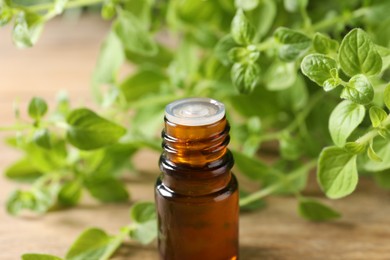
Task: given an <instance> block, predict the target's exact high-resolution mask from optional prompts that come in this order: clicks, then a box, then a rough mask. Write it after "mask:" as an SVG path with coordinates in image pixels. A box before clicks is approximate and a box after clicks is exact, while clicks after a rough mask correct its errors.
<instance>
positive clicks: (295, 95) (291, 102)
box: [279, 75, 309, 112]
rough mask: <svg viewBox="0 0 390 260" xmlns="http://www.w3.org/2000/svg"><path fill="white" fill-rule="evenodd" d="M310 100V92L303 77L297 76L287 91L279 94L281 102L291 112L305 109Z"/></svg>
mask: <svg viewBox="0 0 390 260" xmlns="http://www.w3.org/2000/svg"><path fill="white" fill-rule="evenodd" d="M308 100H309V92H308V89H307V87H306V82H305V80H304V79H303V76H302V75H297V78H296V80H295V82H294V83H293V84H292V85H291V86H290V87H289V88H287V89H285V90H283V91H280V92H279V102H280V104H281V105H283V107H286V108H287V109H288V110H291V111H295V112H296V111H299V110H301V109H302V108H304V107H305V106H306V104H307V102H308Z"/></svg>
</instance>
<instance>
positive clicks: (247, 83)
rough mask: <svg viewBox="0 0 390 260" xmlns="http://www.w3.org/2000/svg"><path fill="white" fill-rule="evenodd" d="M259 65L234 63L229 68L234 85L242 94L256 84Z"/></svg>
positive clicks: (249, 90)
mask: <svg viewBox="0 0 390 260" xmlns="http://www.w3.org/2000/svg"><path fill="white" fill-rule="evenodd" d="M259 75H260V67H259V66H258V65H257V64H255V63H253V64H242V63H235V64H234V65H233V67H232V69H231V77H232V81H233V84H234V86H236V88H237V89H238V91H239V92H240V93H242V94H249V93H251V92H252V91H253V89H254V88H255V87H256V86H257V84H258V79H259Z"/></svg>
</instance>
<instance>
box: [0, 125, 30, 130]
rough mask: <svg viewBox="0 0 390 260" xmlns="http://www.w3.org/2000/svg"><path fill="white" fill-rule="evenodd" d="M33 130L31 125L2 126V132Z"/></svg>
mask: <svg viewBox="0 0 390 260" xmlns="http://www.w3.org/2000/svg"><path fill="white" fill-rule="evenodd" d="M30 128H32V126H31V125H11V126H0V131H19V130H26V129H30Z"/></svg>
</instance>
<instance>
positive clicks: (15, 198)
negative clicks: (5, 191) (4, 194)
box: [6, 190, 36, 215]
mask: <svg viewBox="0 0 390 260" xmlns="http://www.w3.org/2000/svg"><path fill="white" fill-rule="evenodd" d="M35 204H36V201H35V197H34V195H33V194H32V193H31V192H30V191H20V190H16V191H14V192H12V193H11V195H10V196H9V198H8V200H7V203H6V207H7V212H8V213H9V214H11V215H18V214H19V212H20V211H21V210H22V209H33V208H34V207H35Z"/></svg>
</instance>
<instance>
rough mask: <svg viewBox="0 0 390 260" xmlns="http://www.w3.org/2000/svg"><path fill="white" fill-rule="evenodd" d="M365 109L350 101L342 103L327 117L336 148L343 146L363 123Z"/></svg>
mask: <svg viewBox="0 0 390 260" xmlns="http://www.w3.org/2000/svg"><path fill="white" fill-rule="evenodd" d="M364 114H365V108H364V106H363V105H359V104H356V103H353V102H350V101H346V100H345V101H342V102H341V103H340V104H338V105H337V106H336V107H335V109H334V110H333V111H332V113H331V115H330V117H329V131H330V135H331V137H332V140H333V142H334V143H335V144H336V145H337V146H344V145H345V142H346V140H347V138H348V137H349V136H350V135H351V133H352V132H353V131H354V130H355V129H356V127H357V126H358V125H359V124H360V123H361V122H362V121H363V119H364Z"/></svg>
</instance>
